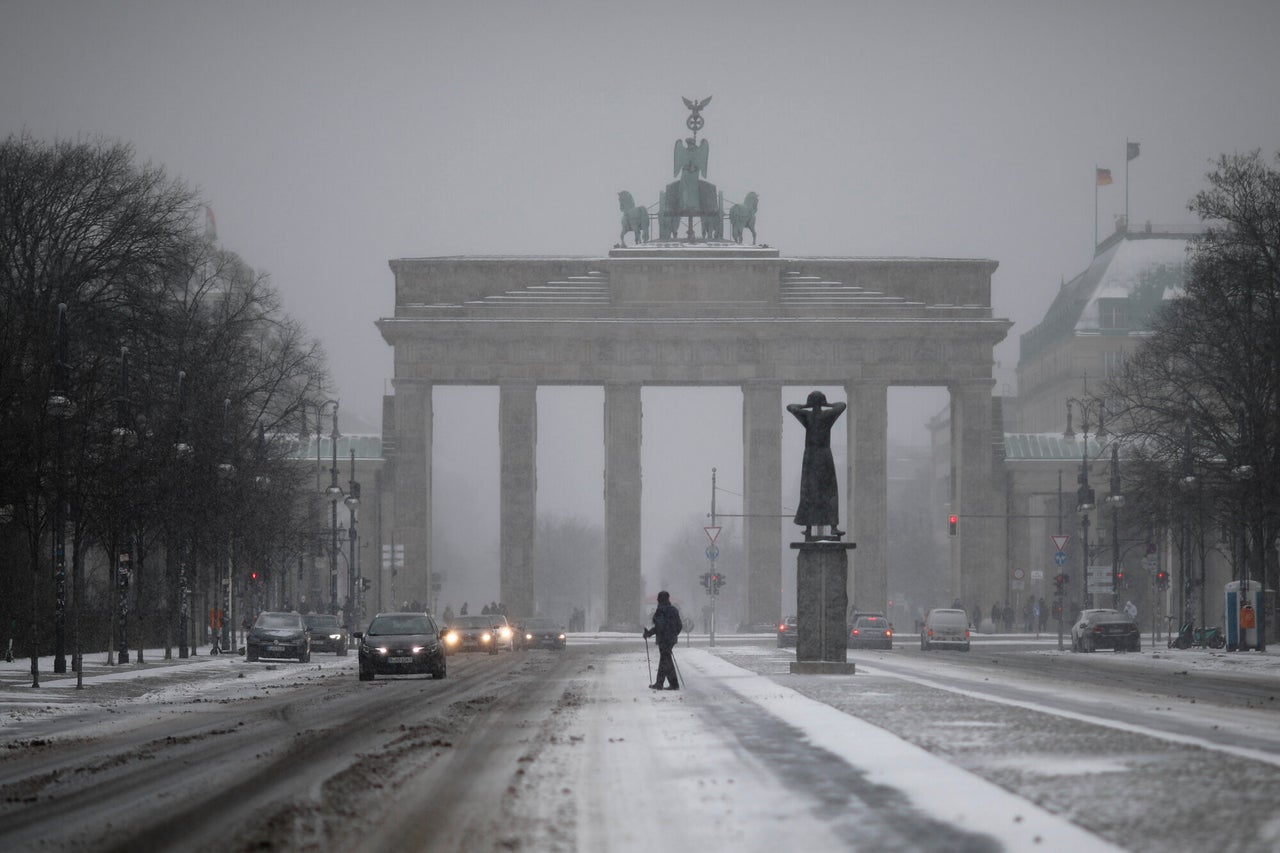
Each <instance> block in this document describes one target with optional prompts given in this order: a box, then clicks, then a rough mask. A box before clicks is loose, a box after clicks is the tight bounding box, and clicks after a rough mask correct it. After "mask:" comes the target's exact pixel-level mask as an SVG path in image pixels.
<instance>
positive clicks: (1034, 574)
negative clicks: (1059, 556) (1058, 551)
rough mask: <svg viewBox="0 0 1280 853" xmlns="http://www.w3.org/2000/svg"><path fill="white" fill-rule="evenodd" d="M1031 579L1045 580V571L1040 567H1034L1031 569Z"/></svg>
mask: <svg viewBox="0 0 1280 853" xmlns="http://www.w3.org/2000/svg"><path fill="white" fill-rule="evenodd" d="M1064 556H1065V555H1064ZM1031 579H1032V580H1033V581H1042V580H1044V572H1043V571H1041V570H1040V569H1032V570H1031Z"/></svg>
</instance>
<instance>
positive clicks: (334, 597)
mask: <svg viewBox="0 0 1280 853" xmlns="http://www.w3.org/2000/svg"><path fill="white" fill-rule="evenodd" d="M325 406H333V431H332V432H331V433H330V434H329V444H330V449H331V450H332V453H333V460H332V464H331V465H330V466H329V488H327V489H325V490H324V494H325V497H326V498H328V500H329V532H330V539H329V612H330V613H337V612H338V501H340V500H342V487H341V486H339V485H338V439H339V438H341V437H342V436H341V434H340V433H339V432H338V401H337V400H325V401H324V402H323V403H321V404H320V406H319V409H318V410H317V413H316V414H317V421H316V430H317V432H318V431H319V429H320V424H319V417H320V416H322V415H323V413H324V407H325Z"/></svg>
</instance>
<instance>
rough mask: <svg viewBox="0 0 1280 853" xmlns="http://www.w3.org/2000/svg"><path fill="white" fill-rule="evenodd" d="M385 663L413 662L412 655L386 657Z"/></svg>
mask: <svg viewBox="0 0 1280 853" xmlns="http://www.w3.org/2000/svg"><path fill="white" fill-rule="evenodd" d="M387 663H413V658H412V657H394V658H387Z"/></svg>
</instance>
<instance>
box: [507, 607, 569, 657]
mask: <svg viewBox="0 0 1280 853" xmlns="http://www.w3.org/2000/svg"><path fill="white" fill-rule="evenodd" d="M517 634H518V635H519V639H520V648H522V649H554V650H556V651H562V650H563V649H564V647H565V635H564V629H563V628H561V627H560V626H559V625H557V624H556V621H555V620H554V619H547V618H545V617H542V616H531V617H530V618H528V619H526V620H524V624H522V625H521V626H520V630H519V631H517Z"/></svg>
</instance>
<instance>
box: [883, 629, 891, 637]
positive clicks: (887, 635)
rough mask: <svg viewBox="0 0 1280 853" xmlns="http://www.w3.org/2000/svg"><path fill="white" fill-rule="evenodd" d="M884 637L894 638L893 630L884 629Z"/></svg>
mask: <svg viewBox="0 0 1280 853" xmlns="http://www.w3.org/2000/svg"><path fill="white" fill-rule="evenodd" d="M884 635H885V636H886V637H892V636H893V629H892V628H885V629H884Z"/></svg>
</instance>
